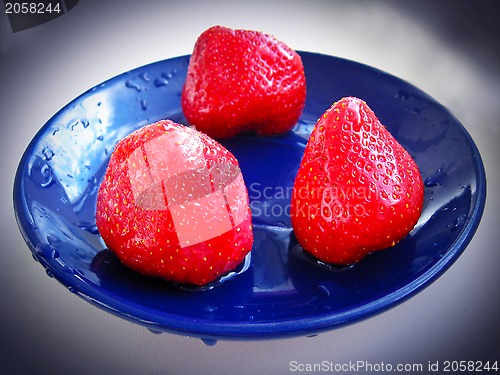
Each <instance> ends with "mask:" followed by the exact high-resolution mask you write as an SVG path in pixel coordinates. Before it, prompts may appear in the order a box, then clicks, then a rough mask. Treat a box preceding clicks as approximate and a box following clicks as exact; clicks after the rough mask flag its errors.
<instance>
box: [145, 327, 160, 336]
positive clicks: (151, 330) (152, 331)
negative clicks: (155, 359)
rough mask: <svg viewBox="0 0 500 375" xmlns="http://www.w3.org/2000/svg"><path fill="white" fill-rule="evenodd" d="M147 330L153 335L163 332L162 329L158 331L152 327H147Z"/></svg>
mask: <svg viewBox="0 0 500 375" xmlns="http://www.w3.org/2000/svg"><path fill="white" fill-rule="evenodd" d="M148 331H149V332H151V333H152V334H154V335H161V334H162V333H163V332H162V331H158V330H156V329H152V328H148Z"/></svg>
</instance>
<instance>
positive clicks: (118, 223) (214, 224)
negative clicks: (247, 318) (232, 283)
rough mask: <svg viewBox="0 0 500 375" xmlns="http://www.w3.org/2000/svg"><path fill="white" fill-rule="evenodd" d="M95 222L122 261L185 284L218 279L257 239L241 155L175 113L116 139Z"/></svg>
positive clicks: (230, 268) (98, 198) (240, 260)
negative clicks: (176, 117) (180, 121)
mask: <svg viewBox="0 0 500 375" xmlns="http://www.w3.org/2000/svg"><path fill="white" fill-rule="evenodd" d="M96 224H97V227H98V229H99V232H100V234H101V236H102V238H103V240H104V242H105V243H106V245H107V246H108V248H109V249H110V250H111V251H113V252H114V253H115V254H116V255H117V256H118V258H119V259H120V260H121V262H122V263H123V264H125V265H126V266H128V267H129V268H131V269H133V270H135V271H137V272H139V273H142V274H144V275H148V276H153V277H159V278H163V279H165V280H168V281H172V282H175V283H180V284H196V285H205V284H207V283H209V282H211V281H213V280H215V279H217V278H218V277H219V276H221V275H223V274H225V273H227V272H228V271H230V270H232V269H234V268H235V267H236V266H238V265H239V264H240V263H241V262H242V260H243V259H244V258H245V256H246V255H247V253H248V252H249V251H250V250H251V248H252V243H253V234H252V224H251V212H250V208H249V201H248V192H247V189H246V187H245V184H244V181H243V177H242V174H241V171H240V168H239V165H238V162H237V160H236V158H235V157H234V156H233V155H232V154H231V153H230V152H229V151H228V150H227V149H226V148H224V147H223V146H222V145H220V144H219V143H218V142H217V141H215V140H213V139H212V138H210V137H208V136H207V135H205V134H203V133H201V132H198V131H196V130H194V129H192V128H189V127H186V126H183V125H179V124H176V123H174V122H172V121H170V120H164V121H159V122H157V123H154V124H151V125H147V126H145V127H143V128H140V129H138V130H136V131H135V132H133V133H131V134H129V135H128V136H127V137H125V138H123V139H122V140H121V141H120V142H118V144H117V145H116V147H115V149H114V151H113V153H112V155H111V158H110V161H109V164H108V167H107V169H106V173H105V176H104V180H103V182H102V183H101V185H100V187H99V191H98V196H97V209H96Z"/></svg>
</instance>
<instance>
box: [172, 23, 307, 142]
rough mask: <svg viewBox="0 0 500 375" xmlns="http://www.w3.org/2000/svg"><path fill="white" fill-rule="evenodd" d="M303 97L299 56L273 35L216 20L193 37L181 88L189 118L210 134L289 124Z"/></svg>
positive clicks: (264, 130) (271, 130)
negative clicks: (220, 22)
mask: <svg viewBox="0 0 500 375" xmlns="http://www.w3.org/2000/svg"><path fill="white" fill-rule="evenodd" d="M305 98H306V82H305V75H304V67H303V65H302V60H301V58H300V56H299V55H298V54H297V53H296V52H295V51H294V50H292V49H291V48H289V47H288V46H286V45H285V44H284V43H282V42H280V41H278V40H276V39H275V38H274V37H273V36H271V35H267V34H264V33H261V32H258V31H252V30H233V29H229V28H225V27H221V26H214V27H211V28H209V29H208V30H206V31H204V32H203V33H202V34H201V35H200V36H199V37H198V40H197V41H196V44H195V46H194V50H193V53H192V55H191V59H190V62H189V67H188V71H187V77H186V82H185V85H184V88H183V91H182V109H183V111H184V114H185V116H186V118H187V119H188V121H189V122H190V123H191V124H194V125H196V128H197V129H198V130H200V131H202V132H205V133H207V134H208V135H210V136H212V137H214V138H230V137H233V136H235V135H236V134H238V133H240V132H247V131H253V132H255V133H257V134H259V135H274V134H279V133H284V132H286V131H288V130H290V129H291V128H292V127H293V125H294V124H295V123H296V122H297V120H298V119H299V117H300V115H301V113H302V109H303V108H304V104H305Z"/></svg>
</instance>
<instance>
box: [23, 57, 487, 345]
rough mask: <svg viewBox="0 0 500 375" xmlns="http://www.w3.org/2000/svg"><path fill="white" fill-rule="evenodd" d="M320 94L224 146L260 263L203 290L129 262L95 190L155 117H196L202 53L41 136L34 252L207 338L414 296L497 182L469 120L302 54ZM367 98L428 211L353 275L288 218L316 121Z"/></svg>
mask: <svg viewBox="0 0 500 375" xmlns="http://www.w3.org/2000/svg"><path fill="white" fill-rule="evenodd" d="M301 56H302V59H303V62H304V66H305V71H306V79H307V90H308V96H307V102H306V106H305V109H304V113H303V115H302V118H301V119H300V121H299V123H298V124H297V126H296V127H295V128H294V129H293V131H291V132H289V133H288V134H285V135H283V136H280V137H275V138H258V137H254V136H239V137H236V138H234V139H232V140H230V141H227V142H223V143H224V144H225V146H226V147H227V148H228V149H229V150H231V151H232V152H233V153H234V154H235V156H236V157H237V158H238V160H239V162H240V165H241V169H242V171H243V175H244V178H245V182H246V184H247V187H248V192H249V196H250V200H251V208H252V211H253V222H254V229H255V231H254V234H255V243H254V248H253V251H252V256H251V259H248V260H249V266H248V267H247V268H246V269H240V270H239V271H238V274H237V275H235V276H234V277H232V278H230V279H229V280H227V281H225V282H223V283H220V284H219V285H216V286H215V287H213V288H212V289H208V290H204V291H188V290H184V289H180V288H178V287H176V286H173V285H170V284H168V283H166V282H164V281H161V280H156V279H151V278H147V277H144V276H140V275H138V274H136V273H134V272H132V271H130V270H128V269H127V268H125V267H124V266H123V265H122V264H121V263H120V262H119V261H118V260H117V258H116V257H115V256H113V255H112V253H111V252H110V251H109V250H107V249H106V247H105V246H104V245H103V243H102V241H101V238H100V236H99V233H98V231H97V229H96V226H95V201H96V192H97V188H98V186H99V183H100V181H101V178H102V177H103V174H104V171H105V167H106V164H107V161H108V158H109V155H110V153H111V151H112V149H113V147H114V145H115V144H116V142H117V141H118V140H120V139H121V138H122V137H124V136H125V135H126V134H128V133H130V132H131V131H133V130H135V129H137V128H138V127H140V126H142V125H145V124H147V123H150V122H153V121H156V120H159V119H163V118H170V119H172V120H174V121H177V122H180V123H186V120H185V118H184V116H183V114H182V110H181V106H180V92H181V88H182V85H183V83H184V79H185V76H186V69H187V66H188V62H189V56H182V57H178V58H174V59H169V60H165V61H160V62H157V63H153V64H150V65H147V66H144V67H141V68H138V69H135V70H133V71H130V72H127V73H125V74H122V75H120V76H117V77H115V78H112V79H110V80H109V81H107V82H104V83H103V84H101V85H99V86H96V87H94V88H92V89H91V90H89V91H87V92H86V93H84V94H83V95H81V96H80V97H78V98H76V99H75V100H74V101H72V102H71V103H69V104H68V105H67V106H66V107H64V108H63V109H62V110H61V111H59V112H58V113H57V114H56V115H55V116H54V117H52V118H51V119H50V120H49V121H48V122H47V123H46V124H45V125H44V126H43V127H42V128H41V130H40V131H39V132H38V134H37V135H36V136H35V138H34V139H33V141H32V142H31V143H30V145H29V147H28V148H27V150H26V152H25V154H24V156H23V158H22V160H21V162H20V165H19V169H18V172H17V175H16V179H15V184H14V205H15V211H16V214H17V219H18V223H19V227H20V229H21V232H22V234H23V236H24V238H25V239H26V242H27V244H28V246H29V248H30V249H31V251H32V253H33V255H34V258H35V259H36V260H38V261H39V262H40V263H41V264H42V266H43V267H45V268H46V270H47V273H48V274H49V275H50V276H53V277H55V278H56V279H57V280H59V281H60V282H61V283H62V284H64V285H65V286H66V287H67V288H68V289H69V290H70V291H71V292H74V293H77V294H78V295H79V296H81V297H82V298H84V299H86V300H88V301H89V302H91V303H93V304H95V305H97V306H99V307H102V308H104V309H106V310H108V311H110V312H112V313H114V314H116V315H118V316H121V317H123V318H125V319H129V320H131V321H134V322H137V323H140V324H143V325H145V326H147V327H148V328H150V329H152V330H156V331H169V332H177V333H182V334H187V335H193V336H196V337H202V338H224V337H238V338H257V337H260V338H266V337H276V336H286V335H310V334H315V333H318V332H321V331H323V330H326V329H331V328H333V327H336V326H339V325H342V324H346V323H351V322H354V321H356V320H359V319H362V318H366V317H369V316H371V315H373V314H376V313H379V312H381V311H383V310H385V309H388V308H390V307H392V306H394V305H395V304H397V303H400V302H402V301H404V300H405V299H406V298H408V297H410V296H412V295H413V294H415V293H416V292H417V291H419V290H421V289H422V288H423V287H425V286H427V285H428V284H429V283H430V282H432V281H433V280H435V279H436V278H437V277H438V276H439V275H440V274H441V273H442V272H443V271H444V270H446V269H447V268H448V267H449V266H450V265H451V264H452V263H453V262H454V261H455V260H456V259H457V258H458V256H459V255H460V254H461V253H462V252H463V250H464V248H465V247H466V245H467V244H468V243H469V241H470V240H471V238H472V236H473V234H474V232H475V230H476V228H477V226H478V224H479V221H480V218H481V215H482V212H483V208H484V202H485V196H486V181H485V174H484V169H483V165H482V162H481V158H480V155H479V152H478V150H477V148H476V146H475V145H474V143H473V141H472V139H471V138H470V136H469V135H468V134H467V132H466V130H465V129H464V127H463V126H462V125H461V124H460V123H459V122H458V121H457V120H456V119H455V118H454V117H453V116H452V115H451V114H450V113H449V112H448V111H447V110H446V109H445V108H443V107H442V106H441V105H440V104H438V103H436V101H434V100H433V99H432V98H430V97H429V96H428V95H426V94H425V93H423V92H422V91H420V90H419V89H417V88H415V87H414V86H412V85H410V84H408V83H406V82H404V81H402V80H401V79H398V78H396V77H394V76H391V75H389V74H387V73H384V72H382V71H379V70H376V69H374V68H371V67H368V66H365V65H362V64H358V63H355V62H352V61H347V60H343V59H340V58H335V57H331V56H324V55H319V54H313V53H305V52H302V53H301ZM351 95H352V96H357V97H360V98H362V99H364V100H365V101H366V102H367V103H368V105H369V106H370V107H371V108H372V109H373V110H374V111H375V113H376V114H377V115H378V117H379V119H380V120H381V121H382V123H383V124H385V125H386V126H387V128H388V129H389V131H390V132H391V133H392V134H393V135H394V136H395V137H396V138H397V139H398V140H399V142H400V143H401V144H403V146H404V147H405V148H406V149H407V150H408V151H409V152H410V154H411V155H412V156H413V157H414V159H415V160H416V162H417V164H418V166H419V168H420V170H421V172H422V175H423V178H424V180H425V184H426V188H425V206H424V210H423V213H422V216H421V218H420V221H419V222H418V224H417V225H416V227H415V229H414V230H413V231H412V232H411V233H410V235H409V236H408V237H407V238H406V239H405V240H403V241H402V242H400V243H399V244H398V245H396V246H395V247H393V248H391V249H388V250H385V251H380V252H377V253H374V254H371V255H369V256H368V257H367V258H365V259H364V260H362V261H361V262H360V263H359V264H357V265H355V266H354V267H352V268H349V269H344V270H340V269H332V268H327V267H323V266H321V265H318V264H316V263H315V262H314V261H313V260H311V259H310V258H309V257H307V256H304V253H303V251H302V249H301V248H300V246H299V245H298V244H297V241H296V239H295V238H294V235H293V232H292V230H291V226H290V219H289V215H288V205H289V199H290V188H291V186H292V183H293V180H294V177H295V173H296V171H297V169H298V166H299V163H300V160H301V157H302V153H303V150H304V147H305V144H306V141H307V137H308V134H309V133H310V131H311V130H312V127H313V126H314V124H315V122H316V119H317V118H318V117H319V116H320V115H321V114H322V113H323V112H324V111H325V110H326V109H327V108H328V107H329V106H330V105H331V104H332V103H333V102H334V101H336V100H338V99H340V98H341V97H343V96H351Z"/></svg>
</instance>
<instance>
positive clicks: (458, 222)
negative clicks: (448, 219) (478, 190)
mask: <svg viewBox="0 0 500 375" xmlns="http://www.w3.org/2000/svg"><path fill="white" fill-rule="evenodd" d="M466 222H467V215H460V216H459V217H457V218H456V219H455V220H453V225H452V226H451V230H452V231H456V230H459V229H461V228H462V227H463V226H464V225H465V223H466Z"/></svg>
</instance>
